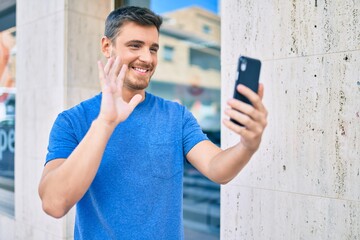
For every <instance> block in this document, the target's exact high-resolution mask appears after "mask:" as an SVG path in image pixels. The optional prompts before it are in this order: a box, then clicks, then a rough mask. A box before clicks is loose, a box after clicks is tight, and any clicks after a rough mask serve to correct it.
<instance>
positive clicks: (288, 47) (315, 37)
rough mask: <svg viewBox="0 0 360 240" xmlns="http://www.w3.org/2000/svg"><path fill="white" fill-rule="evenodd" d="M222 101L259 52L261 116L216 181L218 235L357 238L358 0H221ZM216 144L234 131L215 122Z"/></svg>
mask: <svg viewBox="0 0 360 240" xmlns="http://www.w3.org/2000/svg"><path fill="white" fill-rule="evenodd" d="M221 10H222V13H221V17H222V40H221V42H222V106H223V107H225V101H226V99H227V98H229V96H231V95H232V91H233V90H232V89H233V85H234V78H235V70H236V63H237V58H238V56H239V55H240V54H243V55H248V56H252V57H257V58H260V59H261V60H262V61H263V68H262V72H261V77H260V78H261V81H262V82H263V83H264V84H265V97H264V103H265V105H266V106H267V108H268V110H269V119H268V120H269V124H268V127H267V130H266V132H265V134H264V137H263V142H262V145H261V148H260V150H259V151H258V152H257V153H256V155H255V156H254V158H253V160H252V161H251V162H250V163H249V164H248V165H247V166H246V168H245V169H244V170H243V171H242V172H241V174H239V175H238V177H237V178H236V179H234V180H233V181H232V182H231V183H229V184H228V185H226V186H223V187H222V189H221V199H222V200H221V239H223V240H225V239H242V240H245V239H276V240H279V239H307V240H311V239H314V240H315V239H360V220H359V216H360V187H359V183H360V162H359V159H360V1H354V0H343V1H316V0H312V1H296V0H292V1H286V0H263V1H250V0H226V1H222V5H221ZM222 130H223V131H222V143H223V147H228V146H231V145H232V144H233V143H235V142H236V141H237V136H235V135H234V134H232V133H230V132H229V130H227V129H224V128H223V129H222Z"/></svg>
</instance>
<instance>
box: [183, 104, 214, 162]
mask: <svg viewBox="0 0 360 240" xmlns="http://www.w3.org/2000/svg"><path fill="white" fill-rule="evenodd" d="M182 130H183V146H184V154H185V156H186V154H188V152H189V151H190V150H191V149H192V148H193V147H194V146H195V145H196V144H198V143H199V142H201V141H204V140H209V139H208V137H207V136H206V135H205V134H204V133H203V131H202V130H201V127H200V125H199V124H198V122H197V121H196V119H195V117H194V116H193V115H192V113H191V112H190V111H189V110H187V109H186V108H184V115H183V129H182Z"/></svg>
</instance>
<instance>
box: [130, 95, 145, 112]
mask: <svg viewBox="0 0 360 240" xmlns="http://www.w3.org/2000/svg"><path fill="white" fill-rule="evenodd" d="M141 100H142V96H141V95H140V94H136V95H135V96H133V97H132V98H131V100H130V102H129V106H130V107H131V108H132V109H134V108H135V107H136V106H137V105H138V104H139V103H140V102H141Z"/></svg>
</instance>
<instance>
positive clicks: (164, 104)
mask: <svg viewBox="0 0 360 240" xmlns="http://www.w3.org/2000/svg"><path fill="white" fill-rule="evenodd" d="M147 96H148V97H149V98H150V102H151V104H155V105H156V106H157V107H159V108H167V109H169V108H170V109H174V110H182V109H184V108H185V107H184V105H182V104H180V103H179V102H178V101H174V100H169V99H165V98H162V97H159V96H156V95H153V94H151V93H147Z"/></svg>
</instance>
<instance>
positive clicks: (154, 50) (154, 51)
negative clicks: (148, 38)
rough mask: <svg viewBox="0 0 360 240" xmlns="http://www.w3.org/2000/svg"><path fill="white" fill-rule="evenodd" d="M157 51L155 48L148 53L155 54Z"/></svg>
mask: <svg viewBox="0 0 360 240" xmlns="http://www.w3.org/2000/svg"><path fill="white" fill-rule="evenodd" d="M157 51H158V49H157V48H150V52H152V53H157Z"/></svg>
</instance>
